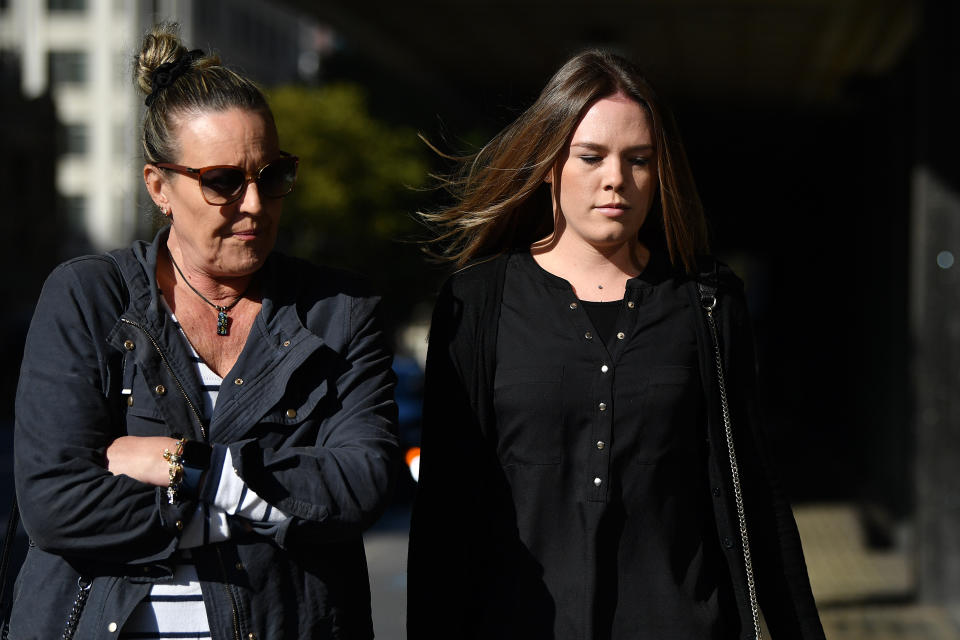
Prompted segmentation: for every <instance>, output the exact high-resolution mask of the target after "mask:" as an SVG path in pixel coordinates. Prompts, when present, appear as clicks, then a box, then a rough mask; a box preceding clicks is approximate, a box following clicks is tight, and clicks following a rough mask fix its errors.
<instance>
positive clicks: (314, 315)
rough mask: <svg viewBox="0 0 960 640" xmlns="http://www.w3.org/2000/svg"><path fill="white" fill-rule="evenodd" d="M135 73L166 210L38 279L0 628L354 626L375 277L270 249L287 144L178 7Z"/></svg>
mask: <svg viewBox="0 0 960 640" xmlns="http://www.w3.org/2000/svg"><path fill="white" fill-rule="evenodd" d="M135 74H136V78H137V80H138V82H139V86H140V87H141V89H142V90H143V91H144V92H145V93H146V94H147V98H146V105H147V109H146V114H145V118H144V128H143V139H142V142H143V151H144V155H145V159H146V165H145V166H144V168H143V177H144V181H145V183H146V187H147V191H148V192H149V194H150V197H151V198H152V199H153V201H154V203H156V205H157V207H158V208H159V209H160V211H161V212H162V213H163V215H164V216H165V217H166V219H167V220H168V221H169V224H167V225H166V226H164V227H163V228H162V230H161V231H160V232H159V233H158V234H157V236H156V238H155V239H154V240H153V242H152V243H149V244H148V243H144V242H137V243H135V244H134V245H133V246H132V247H131V248H129V249H126V250H120V251H115V252H113V253H111V254H107V255H101V256H88V257H84V258H79V259H75V260H71V261H69V262H67V263H65V264H63V265H61V266H60V267H59V268H57V269H56V270H55V271H54V272H53V274H52V275H51V276H50V278H49V279H48V281H47V283H46V285H45V286H44V289H43V293H42V294H41V297H40V301H39V303H38V305H37V309H36V312H35V315H34V318H33V322H32V324H31V328H30V332H29V336H28V339H27V345H26V349H25V352H24V360H23V367H22V373H21V377H20V384H19V389H18V395H17V407H16V441H15V446H16V469H15V471H16V484H17V492H18V497H19V502H20V505H21V509H22V516H23V522H24V525H25V528H26V530H27V532H28V533H29V535H30V539H31V540H32V542H33V543H34V544H33V545H31V548H30V550H29V552H28V555H27V558H26V561H25V563H24V566H23V568H22V570H21V572H20V575H19V578H18V581H17V585H16V593H15V604H14V609H13V614H12V620H11V637H15V638H43V639H49V638H54V637H61V636H62V637H68V638H69V637H72V638H77V639H79V638H95V637H96V638H103V637H114V636H116V637H120V638H123V637H129V638H147V637H149V638H194V637H196V638H210V637H212V638H216V639H223V640H227V639H235V638H244V639H250V640H252V639H255V638H260V639H262V640H266V639H270V638H371V637H372V635H373V634H372V629H371V618H370V597H369V585H368V579H367V571H366V564H365V559H364V551H363V543H362V540H361V535H360V534H361V531H362V530H363V528H364V527H366V526H367V525H369V524H370V523H371V522H373V520H374V519H375V518H376V517H377V515H378V513H379V512H380V510H381V509H382V507H383V505H384V500H385V498H386V496H387V495H388V493H389V491H390V489H391V485H392V479H393V471H394V469H395V460H396V458H397V442H396V437H395V433H394V432H395V418H396V409H395V405H394V402H393V377H392V373H391V371H390V360H391V359H390V355H389V353H388V351H387V349H386V347H385V344H384V339H383V336H382V334H381V331H380V329H379V327H378V323H377V319H376V314H375V307H376V299H375V298H373V297H371V296H370V294H369V293H368V292H367V290H366V288H365V287H364V285H363V284H362V283H361V282H358V281H357V280H356V279H355V278H353V277H350V276H347V275H345V274H343V273H340V272H336V271H333V270H330V269H325V268H320V267H316V266H313V265H310V264H306V263H304V262H301V261H299V260H295V259H292V258H288V257H285V256H283V255H280V254H277V253H274V252H273V247H274V241H275V239H276V234H277V221H278V218H279V216H280V211H281V208H282V198H283V196H284V195H286V194H287V193H289V192H290V190H291V189H292V188H293V186H294V181H295V178H296V172H297V158H296V157H294V156H292V155H290V154H288V153H286V152H284V151H282V150H281V149H280V146H279V142H278V139H277V132H276V128H275V126H274V122H273V116H272V114H271V112H270V109H269V107H268V106H267V103H266V101H265V99H264V97H263V95H262V94H261V93H260V91H259V90H258V89H257V88H256V86H254V85H253V84H252V83H251V82H250V81H249V80H247V79H246V78H243V77H242V76H239V75H237V74H235V73H233V72H232V71H230V70H228V69H227V68H225V67H223V66H221V64H220V62H219V60H218V59H217V58H216V57H211V56H205V55H204V54H203V53H202V52H200V51H196V50H194V51H188V50H187V49H186V48H185V47H184V46H183V45H182V44H181V42H180V40H179V38H178V36H177V34H176V30H175V28H174V27H160V28H157V29H154V31H153V32H152V33H150V34H149V35H147V37H146V38H145V40H144V42H143V46H142V49H141V51H140V53H139V55H138V56H137V58H136V71H135Z"/></svg>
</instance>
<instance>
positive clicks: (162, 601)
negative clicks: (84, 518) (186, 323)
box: [119, 303, 289, 640]
mask: <svg viewBox="0 0 960 640" xmlns="http://www.w3.org/2000/svg"><path fill="white" fill-rule="evenodd" d="M164 304H166V303H164ZM168 311H169V309H168ZM170 316H171V318H173V321H174V323H176V324H177V328H180V324H179V323H177V319H176V317H175V316H174V315H173V313H172V312H171V313H170ZM180 335H182V336H183V337H184V339H185V340H186V341H187V344H188V345H189V347H190V354H191V357H192V359H193V362H194V363H195V364H196V366H197V370H198V371H199V373H200V379H201V381H202V383H203V390H204V394H203V408H202V411H203V414H204V419H206V420H209V418H210V416H212V415H213V409H214V407H215V406H216V404H217V396H218V395H219V393H220V385H221V384H222V383H223V379H222V378H221V377H220V376H218V375H217V374H216V373H214V372H213V370H212V369H210V367H208V366H207V365H206V363H205V362H204V361H203V360H202V359H201V358H200V356H199V355H198V354H197V352H196V350H195V349H194V348H193V345H191V344H190V340H189V339H187V336H186V334H185V333H183V329H182V328H180ZM213 455H214V456H215V457H216V456H222V457H223V465H222V466H220V469H222V471H221V473H220V477H219V478H210V477H208V478H206V480H205V482H208V483H209V482H214V481H215V482H216V483H217V485H216V487H217V488H216V493H215V496H214V498H213V500H212V502H210V503H206V502H201V503H200V504H199V505H198V506H197V511H196V512H195V513H194V516H193V517H192V518H191V519H190V521H189V522H188V523H187V524H186V526H184V528H183V533H182V535H181V536H180V544H179V549H180V552H179V553H178V555H177V558H178V562H177V564H176V565H175V567H174V575H173V577H172V578H171V579H170V580H167V581H164V582H158V583H156V584H154V585H153V587H152V588H151V590H150V594H149V595H148V596H147V597H146V598H145V599H144V600H143V601H142V602H141V603H140V604H139V605H138V606H137V608H136V609H134V611H133V613H132V614H131V615H130V618H129V619H128V620H127V622H126V624H125V625H124V626H123V630H122V631H121V632H120V635H119V637H120V638H122V639H124V640H135V639H147V638H149V639H151V640H153V639H158V640H167V639H169V640H173V639H178V640H182V639H183V638H188V639H190V638H209V637H210V626H209V623H208V621H207V611H206V608H205V607H204V604H203V594H202V593H201V591H200V582H199V580H198V578H197V570H196V567H195V566H194V565H193V563H192V561H191V559H190V549H191V548H195V547H200V546H204V545H207V544H213V543H216V542H222V541H224V540H227V539H229V538H230V520H231V519H234V518H242V519H244V520H245V521H247V522H248V523H250V524H252V525H253V526H254V528H256V527H257V526H275V525H276V524H277V523H279V522H283V521H284V520H286V519H287V518H288V517H289V516H287V515H286V514H284V513H283V512H281V511H280V510H279V509H274V508H273V507H272V506H271V505H269V504H267V502H266V501H265V500H263V499H262V498H261V497H260V496H258V495H257V494H256V493H255V492H254V491H253V490H252V489H250V488H249V487H248V486H247V485H246V483H245V482H244V481H243V480H242V479H240V477H239V476H237V474H236V473H234V470H233V461H232V459H231V456H230V450H229V449H227V448H226V447H224V446H222V445H214V453H213ZM217 466H218V465H212V466H211V468H217ZM203 493H204V494H205V495H210V493H211V492H210V491H208V490H204V492H203Z"/></svg>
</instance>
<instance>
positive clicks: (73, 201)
mask: <svg viewBox="0 0 960 640" xmlns="http://www.w3.org/2000/svg"><path fill="white" fill-rule="evenodd" d="M60 203H61V204H60V206H61V207H63V213H64V217H65V218H66V219H67V223H68V224H69V225H70V227H71V228H73V229H76V230H82V229H83V228H84V226H85V225H84V223H85V222H86V220H85V219H86V217H87V199H86V197H84V196H63V198H62V199H61V201H60Z"/></svg>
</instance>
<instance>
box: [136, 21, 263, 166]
mask: <svg viewBox="0 0 960 640" xmlns="http://www.w3.org/2000/svg"><path fill="white" fill-rule="evenodd" d="M193 53H194V52H189V51H187V48H186V47H185V46H184V45H183V43H182V42H181V41H180V35H179V25H177V24H176V23H164V24H159V25H157V26H155V27H153V29H151V30H150V31H149V32H148V33H147V34H146V35H145V36H144V38H143V42H142V44H141V46H140V52H139V53H137V54H136V55H135V56H134V60H133V62H134V64H133V77H134V81H135V82H136V84H137V86H138V87H139V89H140V90H141V92H142V93H143V94H144V95H145V96H150V99H149V100H148V106H147V110H146V113H145V115H144V118H143V132H142V134H141V138H140V143H141V146H142V148H143V159H144V161H145V162H147V163H151V164H153V163H157V162H176V161H177V160H178V157H177V156H178V154H179V152H180V150H179V149H178V148H177V144H176V142H177V136H176V127H177V124H178V123H179V121H180V120H182V119H183V118H189V117H195V116H198V115H200V114H202V113H208V112H211V111H213V112H216V111H226V110H227V109H232V108H238V109H243V110H247V111H254V112H259V113H262V114H263V115H264V117H265V118H266V120H267V121H268V122H269V123H271V124H272V123H273V114H272V113H271V111H270V107H269V106H268V105H267V100H266V98H264V96H263V93H262V92H261V91H260V89H259V88H258V87H257V86H256V84H254V83H253V81H251V80H249V79H248V78H245V77H243V76H241V75H239V74H237V73H235V72H233V71H231V70H230V69H228V68H226V67H225V66H223V65H222V64H221V62H220V58H219V56H217V55H203V54H202V52H199V51H198V52H196V54H195V55H191V54H193ZM178 62H180V63H181V64H185V65H187V68H186V69H185V70H183V72H182V73H179V74H178V75H176V76H175V77H174V78H173V80H172V81H168V82H167V83H165V84H163V85H162V86H160V85H158V86H155V85H154V82H155V80H156V79H157V75H156V72H157V70H158V69H159V68H160V67H161V65H164V64H168V65H169V64H176V63H178Z"/></svg>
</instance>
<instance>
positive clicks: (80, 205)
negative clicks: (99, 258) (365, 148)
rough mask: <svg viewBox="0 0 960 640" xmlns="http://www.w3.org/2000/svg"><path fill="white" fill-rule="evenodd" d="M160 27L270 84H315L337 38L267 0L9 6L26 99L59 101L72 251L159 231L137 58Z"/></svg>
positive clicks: (0, 35) (44, 1)
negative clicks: (150, 191) (147, 172)
mask: <svg viewBox="0 0 960 640" xmlns="http://www.w3.org/2000/svg"><path fill="white" fill-rule="evenodd" d="M161 21H175V22H179V23H180V24H181V32H182V35H183V37H184V41H185V42H186V43H187V44H188V45H189V46H193V47H199V48H203V49H205V50H207V51H209V50H211V49H212V50H216V51H217V52H219V53H221V54H222V55H223V57H224V59H225V60H226V61H227V62H228V63H229V64H230V65H231V66H232V67H234V68H236V69H238V70H240V71H242V72H243V73H245V74H247V75H249V76H250V77H252V78H254V79H256V80H257V81H259V82H261V83H263V84H277V83H290V82H303V81H306V82H313V81H315V80H316V78H317V76H318V72H319V62H320V56H321V53H322V51H323V50H324V47H326V46H329V44H330V42H331V39H330V37H329V35H328V32H326V31H324V30H322V29H321V28H320V27H319V26H318V24H317V22H316V21H315V20H313V19H305V18H304V16H303V15H302V14H301V13H300V12H298V11H296V10H293V9H290V8H286V7H282V6H277V5H276V4H275V3H270V2H267V1H266V0H230V1H229V2H228V1H227V0H203V1H200V0H0V53H2V55H3V56H4V58H5V59H7V60H12V61H15V64H17V65H19V76H20V79H21V81H20V84H21V91H22V93H23V95H24V96H25V98H26V99H32V98H36V97H38V96H41V95H45V94H47V93H49V95H50V96H51V97H52V99H53V103H54V105H55V112H56V117H57V119H58V121H59V125H58V126H57V135H56V150H55V151H56V155H57V160H56V170H55V174H56V175H55V186H56V191H57V194H58V197H57V208H58V212H59V214H60V215H62V216H63V217H64V218H65V219H66V220H67V221H68V224H69V225H70V227H71V228H72V230H73V231H74V236H75V237H77V238H80V239H81V241H80V242H79V243H75V244H74V246H73V247H70V248H67V249H64V250H63V251H64V253H73V252H76V250H80V249H81V248H83V249H85V248H93V249H105V248H109V247H115V246H120V245H124V244H126V243H127V242H129V241H130V240H131V239H132V238H134V237H137V236H142V235H145V234H147V233H149V229H150V227H151V222H150V215H149V207H148V206H147V204H145V203H144V201H143V195H142V194H143V190H142V186H141V185H142V178H141V172H140V163H141V160H140V150H139V146H138V138H137V129H138V123H139V118H140V117H141V114H142V111H143V103H142V100H141V97H140V96H139V94H138V93H137V91H136V90H135V87H134V85H133V83H132V80H131V59H132V55H133V53H134V48H135V47H136V46H137V45H138V44H139V42H140V38H141V36H142V34H143V33H144V31H146V30H147V29H148V28H149V27H150V26H151V25H152V24H154V23H157V22H161ZM77 244H80V245H85V246H83V247H78V246H76V245H77Z"/></svg>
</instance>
